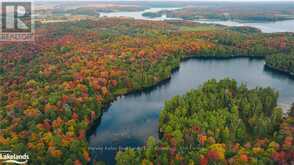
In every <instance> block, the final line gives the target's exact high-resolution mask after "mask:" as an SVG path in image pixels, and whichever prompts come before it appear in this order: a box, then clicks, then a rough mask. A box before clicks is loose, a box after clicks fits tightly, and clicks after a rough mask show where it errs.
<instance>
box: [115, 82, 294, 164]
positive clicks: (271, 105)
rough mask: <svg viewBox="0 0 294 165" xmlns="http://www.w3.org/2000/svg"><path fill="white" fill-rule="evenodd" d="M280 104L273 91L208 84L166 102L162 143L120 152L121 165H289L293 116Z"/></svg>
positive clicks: (293, 151)
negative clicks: (286, 112) (287, 113)
mask: <svg viewBox="0 0 294 165" xmlns="http://www.w3.org/2000/svg"><path fill="white" fill-rule="evenodd" d="M277 98H278V93H277V92H275V91H274V90H273V89H271V88H256V89H252V90H249V89H248V88H247V87H246V86H245V85H240V86H238V85H237V82H236V81H234V80H229V79H225V80H221V81H219V82H217V81H216V80H210V81H208V82H207V83H205V84H204V85H202V86H201V87H200V88H199V89H197V90H192V91H190V92H188V93H187V94H185V95H184V96H176V97H174V98H172V99H171V100H169V101H167V102H166V103H165V106H164V108H163V110H162V111H161V114H160V119H159V130H160V133H161V134H162V136H161V139H160V141H159V142H156V141H155V139H154V138H153V137H150V138H149V139H148V141H147V144H146V146H145V148H144V150H142V151H140V150H139V151H135V150H133V149H127V150H126V151H124V152H118V154H117V156H116V160H117V164H118V165H124V164H134V165H135V164H189V165H193V164H200V165H207V164H236V165H237V164H238V165H239V164H258V165H262V164H264V165H268V164H291V161H293V158H294V155H293V154H294V148H293V137H294V131H293V121H294V116H293V114H292V113H293V112H292V113H289V115H288V117H286V118H283V115H282V110H281V109H280V108H277ZM292 110H293V109H292Z"/></svg>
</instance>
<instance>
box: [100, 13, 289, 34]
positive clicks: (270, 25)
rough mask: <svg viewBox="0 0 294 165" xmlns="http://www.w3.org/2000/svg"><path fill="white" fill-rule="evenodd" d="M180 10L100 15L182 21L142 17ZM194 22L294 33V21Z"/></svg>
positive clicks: (105, 15)
mask: <svg viewBox="0 0 294 165" xmlns="http://www.w3.org/2000/svg"><path fill="white" fill-rule="evenodd" d="M176 9H180V8H150V9H147V10H144V11H135V12H110V13H100V16H101V17H130V18H134V19H142V20H154V21H163V20H181V19H179V18H167V17H166V15H163V16H162V17H158V18H147V17H144V16H142V14H143V13H145V12H158V11H162V10H176ZM194 22H200V23H211V24H220V25H225V26H251V27H255V28H258V29H260V30H261V31H262V32H264V33H276V32H294V28H293V27H294V20H287V21H277V22H260V23H239V22H235V21H211V20H194Z"/></svg>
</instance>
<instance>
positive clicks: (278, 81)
mask: <svg viewBox="0 0 294 165" xmlns="http://www.w3.org/2000/svg"><path fill="white" fill-rule="evenodd" d="M212 78H215V79H223V78H234V79H236V80H237V81H238V82H239V83H241V82H242V83H246V84H247V85H248V87H250V88H254V87H256V86H263V87H267V86H270V87H272V88H275V89H276V90H278V91H279V92H280V98H279V104H280V106H281V107H283V108H284V109H287V108H288V107H289V106H290V104H291V103H292V102H294V80H293V79H290V78H289V77H288V76H286V75H281V74H279V73H275V72H272V71H268V70H265V69H264V60H257V59H254V60H253V59H248V58H238V59H229V60H212V59H207V60H204V59H190V60H187V61H184V62H182V63H181V65H180V69H179V70H178V71H176V72H175V73H173V75H172V77H171V79H170V80H169V81H167V82H166V83H164V84H161V85H159V86H158V87H156V88H154V89H152V90H148V91H144V92H142V93H140V94H131V95H128V96H124V97H120V98H118V99H117V100H116V101H114V102H113V103H112V104H111V106H110V107H109V108H108V110H107V112H105V113H104V114H103V116H102V119H101V121H100V122H101V123H100V124H99V125H98V126H97V128H96V131H94V133H93V134H92V135H91V136H90V137H89V146H90V152H91V154H92V159H93V160H102V161H105V162H106V163H107V164H114V163H115V161H114V156H115V152H116V150H117V149H118V148H119V147H127V146H128V147H137V146H142V145H143V144H144V142H145V141H146V139H147V138H148V137H149V136H154V137H158V118H159V112H160V110H161V108H162V107H163V105H164V101H165V100H168V99H170V98H171V97H173V96H175V95H182V94H185V93H186V92H187V91H189V90H190V89H192V88H197V87H199V85H201V84H203V83H204V82H206V81H207V80H209V79H212ZM105 147H106V148H105Z"/></svg>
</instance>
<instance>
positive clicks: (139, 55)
mask: <svg viewBox="0 0 294 165" xmlns="http://www.w3.org/2000/svg"><path fill="white" fill-rule="evenodd" d="M36 28H37V29H36V42H27V43H3V42H2V43H0V64H1V65H0V120H1V123H0V132H1V134H0V150H7V149H9V150H12V151H13V152H15V153H24V152H26V153H28V154H29V155H30V157H31V159H30V164H42V163H43V164H54V163H55V164H76V165H79V164H86V163H87V162H88V161H89V160H90V155H89V151H88V146H87V141H86V131H87V129H88V128H89V126H90V125H91V124H93V122H94V120H95V119H97V118H99V117H100V116H101V115H102V113H103V111H104V107H105V106H106V105H107V104H108V103H109V102H111V101H112V100H113V99H114V98H115V97H117V96H119V95H122V94H126V93H127V92H130V91H134V90H140V89H142V88H144V87H148V86H151V85H154V84H155V83H157V82H159V81H161V80H163V79H167V78H168V77H169V76H170V74H171V72H172V70H173V69H175V68H177V67H178V66H179V63H180V61H181V60H182V59H184V58H188V57H202V58H203V57H205V58H232V57H241V56H246V57H252V58H257V57H258V58H265V57H267V56H269V55H273V54H277V55H278V54H279V53H283V54H288V53H287V52H289V51H290V49H291V48H293V46H294V42H293V41H294V39H293V38H294V37H293V34H290V33H289V34H287V33H285V34H284V33H281V34H262V33H261V32H260V31H258V30H257V29H253V28H247V27H243V28H242V27H240V28H228V27H224V26H216V25H202V24H198V23H191V22H185V21H173V22H153V21H142V20H133V19H123V18H101V19H99V20H98V21H93V20H92V21H91V20H83V21H75V22H63V23H51V24H37V25H36ZM289 56H290V55H289ZM281 57H282V56H281ZM283 57H284V56H283ZM292 59H293V58H292ZM287 71H288V70H287ZM289 71H290V70H289ZM196 76H197V75H196ZM232 90H233V89H232ZM260 90H261V89H260ZM267 91H268V92H269V94H272V92H271V91H270V90H267ZM238 92H239V89H238ZM244 92H245V93H244V94H246V93H247V94H248V95H249V94H251V93H252V95H258V93H259V92H258V91H255V92H254V91H247V90H246V89H244ZM254 93H256V94H254ZM238 96H239V95H238ZM241 96H242V97H245V96H244V95H242V94H240V96H239V97H241ZM212 97H213V96H212ZM232 97H233V96H232ZM254 97H255V96H254ZM256 97H257V98H259V97H258V96H256ZM276 97H277V96H275V94H273V97H265V98H268V99H276ZM216 101H217V100H216ZM218 101H220V100H218ZM227 101H238V98H234V97H233V98H232V99H229V98H228V100H227ZM270 101H271V102H272V105H270V107H267V108H268V109H267V110H268V112H266V113H265V114H264V112H263V111H260V112H258V114H256V115H258V116H256V117H258V118H259V117H262V119H265V120H266V121H268V120H270V119H272V117H273V116H272V112H271V110H272V107H274V106H275V100H270ZM268 102H269V100H266V103H268ZM203 104H204V105H205V102H204V103H203ZM220 104H221V102H220V103H219V104H217V105H220ZM231 104H232V106H234V105H235V106H237V105H238V104H237V103H231ZM252 104H253V103H252ZM256 104H258V106H263V105H261V104H265V102H262V100H261V101H260V103H256ZM253 105H255V103H254V104H253ZM253 105H252V106H253ZM205 106H208V105H205ZM209 106H210V105H209ZM244 106H247V105H244ZM248 106H249V108H250V106H251V103H250V102H249V103H248ZM265 106H269V105H265ZM203 108H205V107H203ZM223 108H224V105H223ZM232 108H233V107H231V109H232ZM258 108H259V107H258ZM259 110H260V109H259ZM261 110H263V109H262V108H261ZM224 111H225V110H223V111H222V112H224ZM274 112H275V113H278V112H277V110H275V111H274ZM191 113H192V112H191ZM213 113H218V112H211V114H213ZM248 113H251V112H248ZM252 113H253V112H252ZM225 114H226V116H223V117H224V119H223V120H227V118H228V117H230V114H229V113H225ZM247 115H248V117H252V115H253V114H247ZM240 117H241V116H240ZM243 117H244V116H243ZM256 117H255V118H256ZM234 119H236V118H234ZM278 119H279V118H277V120H278ZM219 120H221V119H219ZM242 120H243V123H244V124H245V125H244V126H245V127H246V128H250V127H248V126H247V125H246V124H248V125H250V123H249V121H248V120H247V119H242ZM256 120H257V119H256ZM161 122H164V123H165V122H168V120H167V121H161ZM246 122H248V123H246ZM250 122H253V121H251V120H250ZM255 122H261V121H259V120H258V121H254V123H255ZM162 124H163V123H162ZM187 124H189V123H187ZM262 124H265V125H262V126H264V127H269V125H268V124H269V123H262ZM277 124H278V121H277ZM161 127H163V126H162V125H161ZM220 127H221V126H220ZM262 128H263V127H262ZM162 129H163V130H162V131H163V133H165V132H166V131H173V129H167V128H162ZM207 129H212V130H213V128H207ZM244 129H245V128H244ZM256 129H257V130H256V131H257V132H259V131H261V130H260V128H256ZM181 131H182V130H181ZM228 131H229V132H228ZM230 131H231V130H227V131H226V132H228V134H229V135H230ZM243 131H244V130H243ZM274 131H276V129H274V130H272V129H269V130H267V131H266V132H262V131H261V132H260V137H264V136H271V135H272V132H274ZM176 133H179V136H180V135H181V132H179V131H177V132H176ZM206 133H207V134H208V132H206ZM212 135H214V133H213V134H210V133H209V136H210V137H212ZM242 135H248V136H249V135H251V134H250V132H246V131H245V132H243V134H242ZM258 135H259V134H258ZM176 136H178V135H176ZM218 136H220V135H218ZM222 136H223V135H222ZM225 136H227V135H225ZM177 138H178V140H179V141H180V142H181V138H180V137H177ZM215 138H217V139H215V140H219V139H218V138H219V137H215ZM254 138H255V137H254ZM256 138H257V137H256ZM221 139H222V138H221ZM223 140H224V139H223ZM244 140H248V138H247V137H246V139H244ZM219 142H225V141H219ZM278 142H280V141H278ZM289 142H291V139H290V140H289V139H288V141H287V144H289ZM279 144H282V143H279ZM148 152H149V151H148ZM150 152H151V151H150ZM151 153H152V152H151ZM277 156H278V157H279V156H281V155H277ZM282 156H283V155H282ZM154 157H155V155H154ZM155 158H156V157H155ZM148 159H150V160H155V159H151V158H148Z"/></svg>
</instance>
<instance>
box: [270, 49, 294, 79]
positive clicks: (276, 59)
mask: <svg viewBox="0 0 294 165" xmlns="http://www.w3.org/2000/svg"><path fill="white" fill-rule="evenodd" d="M266 66H267V67H269V68H273V69H276V70H278V71H281V72H284V73H287V74H289V75H291V76H294V53H293V52H292V53H287V54H284V53H280V54H273V55H270V56H267V57H266Z"/></svg>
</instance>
